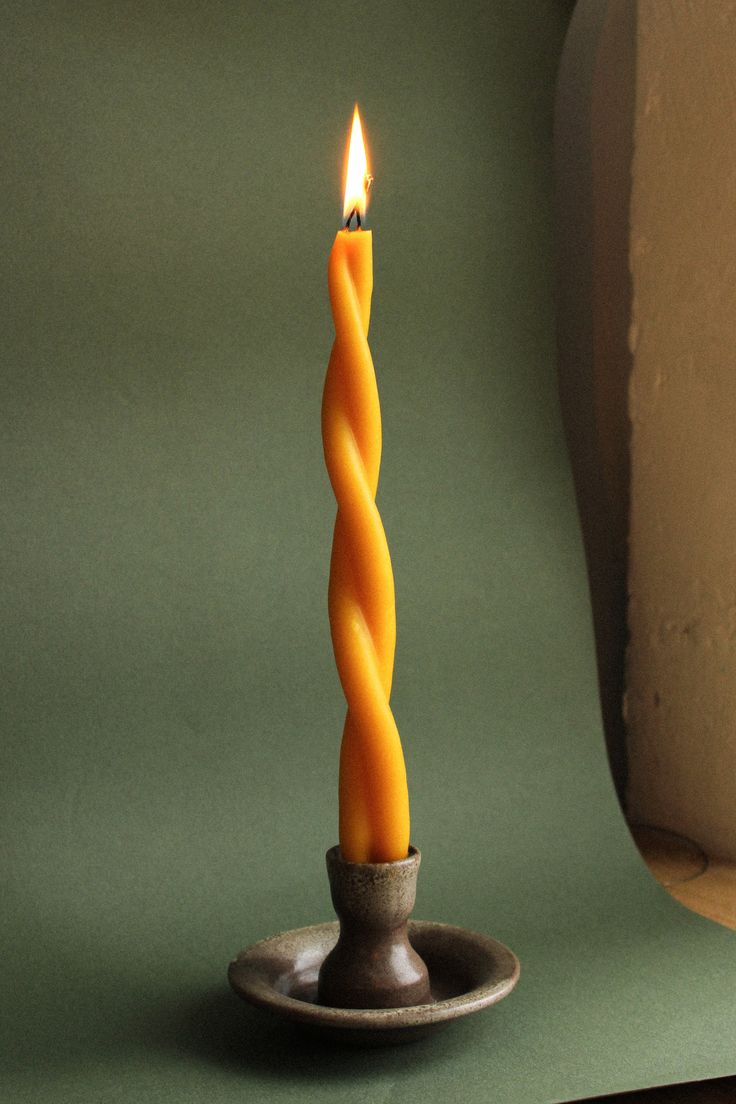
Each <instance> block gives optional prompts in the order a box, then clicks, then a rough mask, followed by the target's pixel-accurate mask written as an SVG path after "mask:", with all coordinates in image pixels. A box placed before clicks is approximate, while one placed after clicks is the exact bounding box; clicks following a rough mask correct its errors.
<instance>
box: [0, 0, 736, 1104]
mask: <svg viewBox="0 0 736 1104" xmlns="http://www.w3.org/2000/svg"><path fill="white" fill-rule="evenodd" d="M569 12H570V5H569V4H563V3H560V2H558V3H554V2H553V0H544V2H539V0H534V2H532V0H524V2H520V0H493V2H486V3H474V2H466V3H460V4H458V3H453V2H449V0H447V2H436V3H431V4H427V3H415V2H408V0H403V2H400V3H389V2H386V0H379V2H378V3H373V4H371V5H364V4H357V3H353V2H352V0H349V2H341V3H333V2H332V0H324V2H321V0H319V2H313V3H302V4H298V3H293V2H288V3H287V2H279V0H275V2H272V3H268V4H266V3H252V2H242V0H241V2H234V0H233V2H227V0H209V2H207V3H205V2H201V3H195V2H193V0H192V2H190V3H183V4H178V3H165V2H164V0H153V2H150V3H143V2H140V3H136V2H129V3H126V2H122V0H121V2H118V3H104V2H97V3H85V2H79V0H76V2H75V3H41V4H38V3H33V2H32V0H24V2H23V3H17V4H13V3H6V4H4V5H3V12H2V14H3V24H4V42H3V53H4V57H3V59H2V67H1V68H0V72H1V73H2V76H1V77H0V80H2V84H3V102H4V104H5V118H6V124H7V127H8V129H9V136H8V137H6V138H5V139H4V141H3V151H2V156H3V166H4V167H3V179H2V194H3V201H4V207H5V216H4V218H3V220H2V224H1V225H0V234H1V235H2V249H1V251H0V258H1V260H0V264H1V265H2V275H3V283H4V298H5V302H6V318H5V323H4V327H3V329H4V338H3V344H4V355H3V373H2V403H1V406H2V415H1V416H2V434H1V436H0V450H1V451H2V457H1V460H0V470H2V472H3V477H2V526H3V534H4V536H3V540H2V573H1V575H0V579H1V587H2V590H1V592H0V601H1V603H2V624H3V629H2V643H3V648H2V653H3V663H4V673H3V678H2V688H1V692H2V715H3V718H4V719H3V728H4V734H3V744H2V757H3V762H2V788H3V802H2V807H3V813H2V815H3V818H4V824H3V832H2V838H3V885H4V890H3V907H2V927H3V945H4V948H5V954H6V957H7V961H6V964H5V965H4V967H3V984H4V989H5V991H4V995H3V999H2V1012H3V1022H4V1031H5V1034H6V1039H5V1041H4V1044H3V1047H2V1051H3V1054H4V1061H5V1062H6V1063H8V1065H9V1067H10V1068H9V1070H8V1071H6V1072H5V1075H4V1078H3V1084H4V1086H5V1087H4V1088H3V1089H0V1093H2V1094H4V1096H3V1099H7V1100H8V1101H12V1102H13V1104H15V1102H17V1104H25V1102H31V1101H33V1102H36V1101H41V1100H44V1101H46V1100H54V1101H57V1102H67V1101H68V1102H70V1104H71V1102H74V1104H86V1102H90V1104H91V1102H94V1104H101V1102H105V1104H106V1102H108V1101H149V1100H151V1101H153V1100H156V1101H168V1100H171V1101H178V1102H184V1104H186V1102H189V1101H207V1102H208V1104H226V1102H229V1101H242V1100H243V1099H248V1100H254V1101H260V1100H263V1101H296V1100H299V1101H301V1100H305V1099H313V1100H319V1101H341V1102H350V1101H358V1100H359V1101H361V1104H363V1102H365V1104H372V1102H376V1104H378V1102H382V1104H384V1102H388V1101H394V1100H395V1101H399V1100H400V1101H404V1102H406V1104H410V1102H413V1101H422V1102H427V1101H445V1100H449V1099H463V1100H464V1101H468V1102H471V1104H473V1102H475V1101H478V1102H480V1101H484V1102H485V1101H488V1100H489V1099H492V1100H494V1101H495V1102H496V1104H505V1102H519V1104H535V1102H537V1101H539V1102H541V1101H552V1100H559V1099H565V1098H567V1099H569V1098H572V1097H575V1096H583V1095H588V1094H593V1093H602V1092H606V1091H609V1092H610V1091H613V1090H614V1089H625V1088H631V1087H635V1086H643V1085H647V1084H654V1083H657V1082H661V1081H668V1080H677V1079H687V1078H695V1077H703V1076H715V1075H718V1074H725V1073H730V1072H733V1070H734V1060H733V1054H734V1048H735V1045H736V1010H735V1008H734V1003H733V993H734V991H735V989H734V986H735V984H736V960H735V958H734V953H733V951H734V938H733V935H732V934H731V933H729V932H726V931H725V930H721V929H718V928H716V927H715V926H714V925H710V924H709V923H707V922H706V921H704V920H701V919H699V918H696V917H694V916H692V915H689V914H686V913H685V912H684V911H683V910H681V909H680V908H679V906H677V905H675V904H674V903H673V902H671V901H670V899H669V898H668V897H666V895H665V894H664V892H663V891H661V890H660V889H659V888H658V887H657V886H656V885H655V884H654V883H653V882H652V881H651V879H650V878H649V876H648V875H647V874H646V872H645V871H644V868H643V866H642V864H641V862H640V860H639V858H638V856H637V854H636V853H635V851H634V849H633V846H632V844H631V842H630V840H629V837H628V833H627V831H626V829H625V826H624V823H623V820H622V818H621V815H620V812H619V809H618V806H617V804H616V801H615V798H614V794H613V789H612V786H611V782H610V777H609V774H608V769H607V765H606V761H605V753H604V747H603V741H602V736H601V725H600V717H599V707H598V701H597V695H596V678H595V670H594V661H593V654H594V653H593V643H592V634H591V628H590V615H589V603H588V597H587V589H586V583H585V576H584V568H583V561H582V554H581V547H580V539H579V533H578V522H577V517H576V514H575V509H574V501H573V493H572V487H571V479H570V474H569V471H568V462H567V458H566V455H565V450H564V445H563V438H562V431H561V425H560V419H559V413H558V406H557V394H556V375H555V346H554V313H553V297H552V285H553V279H552V267H553V266H552V212H551V193H552V174H551V165H552V155H551V118H552V104H553V91H554V77H555V71H556V67H557V63H558V58H559V52H560V49H561V43H562V37H563V34H564V30H565V25H566V21H567V19H568V17H569ZM355 100H358V101H359V103H360V105H361V109H362V112H363V117H364V123H365V127H366V132H367V134H368V137H369V142H370V147H371V153H372V167H373V171H374V173H375V177H376V185H375V192H374V197H373V202H372V206H371V209H370V225H371V226H372V228H373V229H374V253H375V285H376V286H375V295H374V303H373V322H372V333H371V344H372V349H373V354H374V360H375V363H376V366H377V371H378V375H379V385H380V390H381V396H382V404H383V414H384V441H385V447H384V467H383V473H382V483H381V491H380V505H381V510H382V513H383V517H384V521H385V525H386V530H387V533H388V537H389V542H390V546H391V549H392V555H393V560H394V568H395V574H396V586H397V595H398V623H399V641H398V650H397V660H396V680H395V692H394V697H393V703H394V707H395V713H396V716H397V720H398V723H399V727H400V730H401V732H402V737H403V741H404V746H405V752H406V758H407V765H408V772H409V779H410V786H411V795H412V810H413V831H412V838H413V840H414V842H415V843H416V844H417V845H418V846H420V847H421V849H422V852H423V856H424V861H423V867H422V876H421V878H420V888H419V895H418V902H417V908H416V915H417V916H419V917H426V918H433V919H438V920H446V921H449V922H452V923H457V924H462V925H466V926H469V927H472V928H477V929H479V930H481V931H485V932H488V933H490V934H493V935H495V936H497V937H498V938H500V939H502V940H503V941H505V942H507V943H508V944H509V945H510V946H512V947H513V948H514V949H515V950H516V952H517V953H518V954H519V955H520V957H521V960H522V965H523V974H522V981H521V983H520V986H519V988H518V990H517V991H516V992H515V993H514V995H513V996H512V997H510V998H509V999H508V1000H507V1001H505V1002H503V1003H502V1004H501V1005H499V1006H498V1008H496V1009H493V1010H490V1011H488V1012H486V1013H483V1014H481V1015H478V1016H476V1017H471V1018H470V1019H469V1020H468V1021H466V1022H463V1023H458V1024H455V1025H453V1026H452V1027H451V1028H449V1029H448V1030H447V1031H446V1032H445V1033H443V1034H439V1035H437V1036H436V1037H435V1038H433V1039H430V1040H426V1041H425V1042H422V1043H419V1044H417V1045H415V1046H414V1047H412V1048H408V1049H399V1050H385V1051H373V1052H368V1053H362V1052H360V1053H356V1052H352V1051H350V1052H345V1051H341V1050H335V1049H331V1048H326V1047H322V1046H320V1045H318V1044H315V1043H313V1042H305V1041H304V1040H302V1038H301V1037H300V1036H298V1035H295V1034H294V1032H293V1031H292V1030H289V1029H284V1028H282V1027H281V1026H280V1025H278V1024H277V1023H274V1022H271V1021H270V1020H269V1019H268V1018H264V1017H262V1016H260V1015H259V1014H258V1013H256V1012H255V1011H252V1010H250V1009H249V1008H247V1007H245V1006H244V1005H241V1004H240V1003H239V1002H238V1001H237V1000H236V999H235V997H234V996H232V995H231V994H230V993H229V991H228V990H227V988H226V987H225V981H224V978H225V969H226V966H227V963H228V960H229V959H230V958H231V957H232V956H233V954H234V953H235V952H236V951H237V950H239V949H240V948H241V947H242V946H245V945H246V944H248V943H251V942H253V941H255V940H257V939H259V938H261V937H263V936H266V935H268V934H271V933H273V932H275V931H278V930H282V929H285V928H289V927H294V926H299V925H303V924H308V923H312V922H314V921H316V920H320V919H324V918H328V917H329V916H330V915H331V908H330V905H329V898H328V891H327V883H326V877H325V873H324V859H323V854H324V851H325V849H326V848H327V847H328V846H330V845H331V844H333V843H334V842H335V839H336V832H337V829H336V814H337V803H336V783H337V762H338V742H339V735H340V730H341V723H342V716H343V708H344V706H343V702H342V699H341V695H340V690H339V685H338V682H337V677H336V674H335V670H334V664H333V660H332V655H331V651H330V643H329V635H328V628H327V617H326V598H325V593H326V582H327V569H328V556H329V545H330V538H331V528H332V522H333V517H334V503H333V501H332V497H331V492H330V489H329V484H328V481H327V477H326V474H325V472H324V469H323V463H322V454H321V441H320V436H319V405H320V398H321V387H322V381H323V376H324V370H325V366H326V362H327V357H328V353H329V348H330V344H331V322H330V315H329V306H328V298H327V291H326V258H327V253H328V250H329V248H330V244H331V241H332V237H333V235H334V232H335V229H336V228H337V225H338V224H339V213H340V202H341V197H340V187H341V184H340V171H341V165H342V157H343V148H344V142H345V139H346V135H347V128H348V123H349V119H350V114H351V110H352V105H353V102H354V101H355Z"/></svg>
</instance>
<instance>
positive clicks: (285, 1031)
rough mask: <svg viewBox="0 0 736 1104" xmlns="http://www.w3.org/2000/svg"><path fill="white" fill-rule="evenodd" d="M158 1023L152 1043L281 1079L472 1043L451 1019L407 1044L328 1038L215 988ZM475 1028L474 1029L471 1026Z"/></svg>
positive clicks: (363, 1068) (343, 1072)
mask: <svg viewBox="0 0 736 1104" xmlns="http://www.w3.org/2000/svg"><path fill="white" fill-rule="evenodd" d="M160 1026H161V1027H162V1028H163V1030H162V1032H161V1034H159V1035H158V1038H157V1035H156V1028H155V1026H154V1027H153V1029H152V1031H151V1034H150V1036H149V1039H148V1041H149V1043H150V1042H151V1041H152V1040H157V1041H158V1043H159V1044H161V1045H163V1046H164V1048H165V1049H167V1050H168V1049H172V1050H175V1051H177V1052H178V1053H179V1054H181V1052H182V1051H183V1052H184V1053H185V1054H188V1055H191V1056H192V1057H194V1058H196V1059H198V1060H199V1061H202V1060H204V1061H207V1062H211V1063H213V1064H216V1065H218V1066H220V1067H223V1066H224V1067H226V1068H230V1069H232V1070H242V1071H243V1072H245V1071H246V1070H250V1071H253V1072H256V1073H258V1074H260V1075H261V1076H264V1075H265V1076H271V1077H273V1078H275V1079H279V1080H299V1081H302V1080H304V1079H305V1078H307V1079H308V1078H309V1077H314V1078H315V1079H316V1080H323V1079H324V1078H325V1077H328V1078H335V1079H337V1080H339V1079H341V1078H343V1077H345V1078H347V1077H351V1078H354V1077H355V1076H356V1075H368V1074H379V1075H380V1074H382V1073H394V1072H397V1071H398V1070H399V1069H406V1068H407V1067H411V1066H412V1065H415V1064H416V1065H421V1066H422V1067H423V1068H424V1069H426V1067H427V1063H428V1062H433V1061H438V1060H440V1059H441V1058H442V1057H443V1056H444V1055H446V1054H448V1053H451V1052H452V1051H454V1050H455V1049H456V1048H457V1047H458V1046H462V1047H464V1046H465V1045H467V1030H468V1027H469V1025H465V1024H462V1025H457V1024H452V1025H450V1026H449V1027H448V1028H447V1029H446V1030H443V1031H441V1032H439V1033H437V1034H435V1035H434V1036H430V1037H428V1038H427V1039H420V1040H418V1041H415V1042H412V1043H408V1044H406V1045H405V1046H398V1047H397V1046H387V1047H369V1048H365V1049H364V1048H362V1047H356V1046H351V1045H349V1044H341V1043H337V1042H333V1041H329V1042H328V1041H325V1040H323V1039H321V1038H320V1037H319V1036H318V1035H315V1034H312V1033H310V1032H307V1031H305V1030H303V1029H301V1028H299V1027H298V1026H297V1025H295V1024H290V1023H285V1022H283V1021H281V1020H278V1019H276V1017H274V1016H271V1015H269V1014H267V1013H263V1012H259V1011H258V1010H256V1009H254V1008H251V1007H249V1006H248V1005H246V1004H244V1003H242V1002H241V1001H239V1000H238V999H237V998H236V997H235V996H234V995H233V994H232V993H230V992H228V991H226V990H222V989H216V990H211V991H210V992H208V993H205V994H203V995H202V996H200V997H198V998H194V999H193V1000H192V1001H191V1002H190V1003H188V1004H182V1005H180V1006H178V1007H177V1009H176V1010H175V1011H174V1012H173V1013H172V1014H170V1015H167V1016H166V1017H165V1021H164V1022H161V1024H160ZM471 1030H472V1029H471Z"/></svg>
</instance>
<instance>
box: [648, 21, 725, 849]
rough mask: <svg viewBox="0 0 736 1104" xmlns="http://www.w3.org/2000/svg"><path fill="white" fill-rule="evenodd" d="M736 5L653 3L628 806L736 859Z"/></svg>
mask: <svg viewBox="0 0 736 1104" xmlns="http://www.w3.org/2000/svg"><path fill="white" fill-rule="evenodd" d="M735 124H736V3H733V2H727V0H709V3H707V4H685V3H682V2H680V0H643V2H641V3H640V4H639V7H638V28H637V93H636V124H635V155H634V163H633V192H632V210H631V218H632V225H631V266H632V274H633V284H634V300H633V304H632V322H631V327H630V333H629V340H630V347H631V350H632V353H633V372H632V379H631V388H630V413H631V421H632V488H631V494H632V508H631V533H630V612H629V627H630V634H631V641H630V651H629V663H628V695H627V720H628V727H629V806H630V811H631V814H632V815H633V817H634V818H635V819H639V820H644V821H648V822H652V823H656V824H660V825H663V826H666V827H669V828H672V829H674V830H677V831H679V832H682V833H684V834H686V835H688V836H691V837H693V838H695V839H697V840H698V841H699V842H700V843H701V844H703V845H704V846H705V847H706V848H707V849H708V850H710V851H712V852H716V853H721V854H724V855H729V856H731V857H736V816H734V806H735V805H736V802H735V800H734V799H735V798H736V373H735V371H734V369H735V365H734V356H735V351H736V250H735V249H734V243H735V242H736V202H735V200H736V189H735V188H734V185H735V184H736V142H735V141H734V135H735V134H736V126H735Z"/></svg>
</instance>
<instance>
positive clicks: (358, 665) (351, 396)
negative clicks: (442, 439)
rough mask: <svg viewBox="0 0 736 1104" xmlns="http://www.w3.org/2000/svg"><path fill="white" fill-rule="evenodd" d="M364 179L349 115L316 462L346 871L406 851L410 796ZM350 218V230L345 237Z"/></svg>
mask: <svg viewBox="0 0 736 1104" xmlns="http://www.w3.org/2000/svg"><path fill="white" fill-rule="evenodd" d="M369 181H370V177H369V175H368V164H367V158H366V153H365V146H364V143H363V135H362V130H361V125H360V116H359V114H358V108H357V106H356V108H355V112H354V115H353V128H352V133H351V136H350V149H349V154H348V165H347V172H346V180H345V207H344V212H343V215H344V218H345V219H346V223H345V229H343V230H340V231H338V234H337V236H336V238H335V243H334V245H333V247H332V250H331V252H330V260H329V266H328V283H329V290H330V303H331V306H332V316H333V319H334V323H335V343H334V345H333V347H332V353H331V356H330V362H329V365H328V368H327V377H326V379H325V390H324V397H323V401H322V439H323V443H324V451H325V462H326V464H327V471H328V473H329V476H330V482H331V483H332V489H333V491H334V492H335V498H336V499H337V519H336V521H335V533H334V538H333V542H332V559H331V562H330V586H329V603H328V604H329V614H330V629H331V633H332V644H333V648H334V651H335V662H336V664H337V670H338V674H339V676H340V681H341V683H342V687H343V691H344V693H345V698H346V700H347V705H348V711H347V717H346V719H345V727H344V730H343V736H342V746H341V749H340V849H341V851H342V854H343V857H344V858H345V859H347V860H348V861H349V862H393V861H395V860H396V859H403V858H406V855H407V854H408V850H409V795H408V791H407V786H406V767H405V766H404V754H403V751H402V748H401V740H400V738H399V732H398V729H397V727H396V722H395V720H394V716H393V713H392V712H391V706H390V705H389V697H390V694H391V681H392V677H393V666H394V650H395V646H396V609H395V602H394V578H393V571H392V570H391V558H390V556H389V551H388V544H387V543H386V535H385V533H384V530H383V524H382V522H381V517H380V514H379V513H378V507H377V506H376V501H375V499H376V489H377V487H378V473H379V468H380V464H381V411H380V406H379V401H378V388H377V385H376V375H375V372H374V369H373V360H372V358H371V352H370V349H369V347H368V323H369V319H370V310H371V293H372V290H373V241H372V234H371V232H370V231H369V230H364V229H362V228H361V227H362V221H363V219H364V217H365V208H366V195H367V190H368V186H369ZM353 218H354V219H355V223H356V229H351V222H352V220H353Z"/></svg>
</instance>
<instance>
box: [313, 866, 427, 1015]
mask: <svg viewBox="0 0 736 1104" xmlns="http://www.w3.org/2000/svg"><path fill="white" fill-rule="evenodd" d="M420 861H421V855H420V853H419V851H418V850H417V849H416V848H415V847H411V848H410V849H409V854H408V856H407V858H405V859H400V860H398V861H397V862H388V863H351V862H346V861H345V860H344V859H343V857H342V855H341V853H340V848H339V847H332V848H330V850H329V851H328V852H327V873H328V876H329V880H330V891H331V893H332V902H333V904H334V906H335V912H336V913H337V915H338V918H339V920H340V936H339V938H338V941H337V944H336V945H335V947H334V948H333V950H332V951H331V952H330V953H329V954H328V955H327V957H326V959H325V960H324V962H323V963H322V966H321V968H320V971H319V981H318V989H317V994H318V1000H319V1002H320V1004H323V1005H329V1006H331V1007H333V1008H407V1007H410V1006H414V1005H420V1004H428V1003H430V1002H431V1001H432V996H431V993H430V988H429V974H428V972H427V967H426V965H425V963H424V962H423V960H422V959H421V958H420V957H419V955H418V954H417V952H416V951H415V950H414V948H413V947H412V945H411V943H410V942H409V935H408V929H407V921H408V919H409V916H410V915H411V911H412V909H413V907H414V900H415V897H416V884H417V873H418V870H419V863H420Z"/></svg>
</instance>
